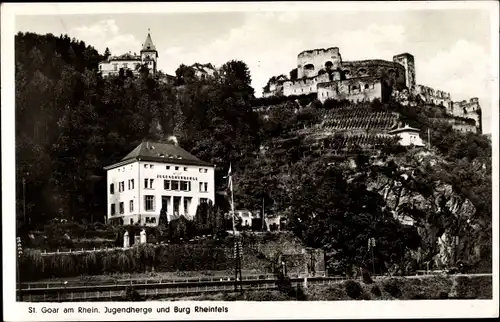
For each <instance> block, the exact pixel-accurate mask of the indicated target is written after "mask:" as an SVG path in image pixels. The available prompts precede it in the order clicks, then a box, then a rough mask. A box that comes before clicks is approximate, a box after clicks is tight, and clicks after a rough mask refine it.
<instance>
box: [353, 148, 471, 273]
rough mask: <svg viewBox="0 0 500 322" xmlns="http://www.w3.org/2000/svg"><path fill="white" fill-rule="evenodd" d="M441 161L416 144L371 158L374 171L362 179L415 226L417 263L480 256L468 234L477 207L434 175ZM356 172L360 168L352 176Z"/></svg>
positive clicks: (448, 263)
mask: <svg viewBox="0 0 500 322" xmlns="http://www.w3.org/2000/svg"><path fill="white" fill-rule="evenodd" d="M445 163H446V162H445V161H444V160H443V159H441V158H440V157H439V156H437V155H435V154H433V153H430V152H426V151H418V150H415V151H413V152H411V151H410V152H408V154H406V155H405V156H398V157H390V158H387V159H385V160H382V159H380V158H374V159H372V160H371V165H370V167H369V168H371V170H375V171H372V172H371V173H372V175H369V176H368V179H367V180H366V184H367V186H368V189H369V190H372V191H377V192H378V193H380V194H381V195H382V196H383V198H384V200H385V202H386V207H388V208H389V210H390V211H391V212H392V213H393V215H394V216H395V217H396V218H397V219H399V220H400V221H401V222H402V223H404V224H407V225H414V226H415V227H417V230H418V232H419V235H420V236H421V238H422V247H421V249H419V250H418V251H417V252H413V253H411V254H410V256H411V257H412V258H413V259H415V260H416V261H417V263H418V264H419V265H418V266H420V267H426V266H427V263H428V264H429V266H430V268H436V269H437V268H443V267H450V266H453V265H455V263H456V261H457V260H461V261H467V262H474V261H476V260H478V256H479V254H478V251H477V247H475V245H474V241H473V240H472V237H471V236H474V234H475V232H476V231H477V230H478V229H479V226H478V225H476V224H475V223H474V220H473V218H474V215H475V213H476V208H475V207H474V205H473V204H472V202H471V201H470V200H469V199H467V198H465V197H464V196H462V195H461V194H460V193H459V192H457V191H454V189H453V187H452V185H450V184H449V183H447V182H444V181H443V180H439V179H438V177H435V174H436V172H439V168H440V166H442V165H444V164H445ZM351 169H352V167H351ZM430 169H433V172H432V173H430V171H429V170H430ZM356 175H359V172H358V173H355V172H354V173H353V178H354V177H355V176H356ZM424 250H425V251H424Z"/></svg>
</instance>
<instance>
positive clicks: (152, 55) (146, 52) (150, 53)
mask: <svg viewBox="0 0 500 322" xmlns="http://www.w3.org/2000/svg"><path fill="white" fill-rule="evenodd" d="M141 61H142V63H143V64H147V66H148V68H149V70H151V71H152V72H153V73H156V71H157V66H158V51H157V50H156V47H155V45H154V44H153V40H152V39H151V30H150V29H149V28H148V36H147V37H146V41H145V42H144V44H143V45H142V49H141Z"/></svg>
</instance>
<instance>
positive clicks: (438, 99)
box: [415, 85, 452, 112]
mask: <svg viewBox="0 0 500 322" xmlns="http://www.w3.org/2000/svg"><path fill="white" fill-rule="evenodd" d="M415 95H418V96H420V99H421V100H422V101H424V102H426V103H429V104H435V105H443V106H444V107H446V111H448V112H450V111H451V106H452V102H451V95H450V93H448V92H444V91H440V90H437V89H434V88H431V87H428V86H424V85H417V86H416V87H415Z"/></svg>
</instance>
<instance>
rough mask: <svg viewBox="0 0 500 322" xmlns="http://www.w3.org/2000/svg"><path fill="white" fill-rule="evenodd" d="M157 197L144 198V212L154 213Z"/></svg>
mask: <svg viewBox="0 0 500 322" xmlns="http://www.w3.org/2000/svg"><path fill="white" fill-rule="evenodd" d="M154 208H155V196H144V210H146V211H154V210H155V209H154Z"/></svg>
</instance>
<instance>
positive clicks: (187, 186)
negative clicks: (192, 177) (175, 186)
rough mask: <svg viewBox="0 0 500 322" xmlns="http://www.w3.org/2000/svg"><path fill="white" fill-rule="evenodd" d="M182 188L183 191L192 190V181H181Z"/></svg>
mask: <svg viewBox="0 0 500 322" xmlns="http://www.w3.org/2000/svg"><path fill="white" fill-rule="evenodd" d="M181 190H182V191H190V190H191V182H189V181H181Z"/></svg>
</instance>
